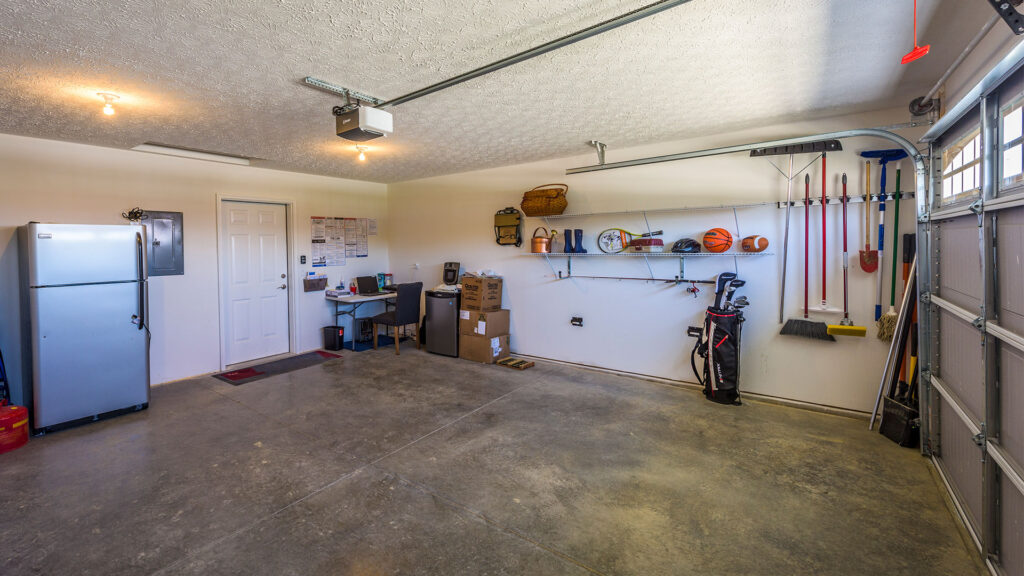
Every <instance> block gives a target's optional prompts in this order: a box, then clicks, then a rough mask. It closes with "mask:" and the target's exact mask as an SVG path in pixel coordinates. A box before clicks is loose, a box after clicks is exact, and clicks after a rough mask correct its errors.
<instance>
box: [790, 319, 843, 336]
mask: <svg viewBox="0 0 1024 576" xmlns="http://www.w3.org/2000/svg"><path fill="white" fill-rule="evenodd" d="M779 334H782V335H784V336H800V337H802V338H811V339H814V340H826V341H829V342H835V341H836V339H835V338H834V337H833V336H832V335H831V334H829V333H828V325H827V324H825V323H824V322H811V321H810V320H792V319H791V320H786V324H785V325H784V326H783V327H782V330H781V331H780V332H779Z"/></svg>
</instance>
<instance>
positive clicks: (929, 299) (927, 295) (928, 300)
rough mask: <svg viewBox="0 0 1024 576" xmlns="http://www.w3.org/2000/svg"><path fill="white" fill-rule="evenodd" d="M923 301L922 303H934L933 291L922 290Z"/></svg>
mask: <svg viewBox="0 0 1024 576" xmlns="http://www.w3.org/2000/svg"><path fill="white" fill-rule="evenodd" d="M921 303H922V304H931V303H932V293H931V292H921Z"/></svg>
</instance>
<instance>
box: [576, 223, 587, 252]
mask: <svg viewBox="0 0 1024 576" xmlns="http://www.w3.org/2000/svg"><path fill="white" fill-rule="evenodd" d="M574 232H575V233H576V250H575V251H576V253H577V254H586V253H587V249H586V248H584V247H583V230H581V229H579V228H577V229H576V230H574Z"/></svg>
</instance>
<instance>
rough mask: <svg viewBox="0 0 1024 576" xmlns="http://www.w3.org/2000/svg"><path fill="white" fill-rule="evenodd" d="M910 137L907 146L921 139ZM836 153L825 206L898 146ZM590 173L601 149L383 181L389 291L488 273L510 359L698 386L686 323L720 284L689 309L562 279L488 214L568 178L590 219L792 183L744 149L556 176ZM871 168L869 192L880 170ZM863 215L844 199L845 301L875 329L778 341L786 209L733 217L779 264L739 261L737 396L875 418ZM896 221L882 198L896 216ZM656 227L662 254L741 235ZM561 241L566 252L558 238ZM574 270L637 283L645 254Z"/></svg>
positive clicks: (832, 245)
mask: <svg viewBox="0 0 1024 576" xmlns="http://www.w3.org/2000/svg"><path fill="white" fill-rule="evenodd" d="M905 116H906V113H905V112H904V111H902V110H893V111H887V112H882V113H874V114H866V115H858V116H851V117H841V118H834V119H829V120H823V121H814V122H805V123H798V124H789V125H784V126H774V127H769V128H764V129H758V130H747V131H744V132H736V133H732V134H723V135H718V136H713V137H705V138H698V139H693V140H689V141H682V142H674V143H667V144H658V145H650V146H644V147H637V148H633V149H629V150H616V149H615V148H614V145H615V143H614V142H610V143H609V144H610V145H611V146H612V148H611V149H610V150H609V151H608V158H607V161H609V162H614V161H618V160H624V159H628V158H638V157H644V156H651V155H658V154H666V153H672V152H681V151H687V150H695V149H701V148H707V147H713V146H718V145H727V144H740V143H745V142H756V141H760V140H766V139H771V138H777V137H786V136H799V135H807V134H815V133H820V132H826V131H831V130H837V129H844V128H864V127H872V126H878V125H885V124H890V123H893V122H899V121H903V120H905ZM906 135H907V134H905V136H906ZM595 136H599V135H595ZM911 136H912V137H911V138H910V139H911V140H912V141H913V140H914V139H915V138H916V137H917V136H918V134H916V133H915V134H912V135H911ZM844 146H845V147H846V150H845V151H844V152H842V153H833V154H830V155H829V157H828V166H827V168H828V169H827V172H828V174H829V179H830V182H829V194H830V195H831V196H835V195H838V194H840V188H839V187H838V185H839V175H840V173H841V172H843V171H845V172H847V173H848V177H849V193H851V194H862V193H863V190H864V187H863V181H864V176H863V163H862V161H861V160H860V159H859V158H858V156H857V155H856V153H857V152H859V151H861V150H866V149H878V148H893V147H894V145H893V144H892V143H891V142H888V141H883V140H875V139H867V140H865V139H855V140H847V141H844ZM580 148H581V150H583V149H586V146H585V145H584V144H582V143H581V146H580ZM811 158H812V157H811V156H810V155H802V156H797V157H796V169H799V168H801V167H803V166H804V165H805V164H807V163H808V162H809V161H810V160H811ZM773 160H774V161H775V162H776V163H778V164H779V165H780V166H781V167H782V168H783V169H785V162H786V158H785V157H774V158H773ZM594 163H596V155H595V154H593V153H588V154H584V155H581V156H579V157H575V158H565V159H557V160H551V161H544V162H537V163H532V164H524V165H518V166H508V167H504V168H496V169H490V170H481V171H476V172H469V173H463V174H455V175H449V176H442V177H437V178H428V179H423V180H416V181H410V182H402V183H398V184H392V185H390V186H389V192H388V194H389V206H390V211H389V216H390V222H391V227H390V236H389V245H390V255H391V269H392V272H394V273H395V275H396V281H413V280H422V281H423V282H424V284H425V285H426V286H433V285H435V284H437V283H438V282H440V275H441V263H442V262H444V261H446V260H458V261H461V262H462V264H463V266H464V268H465V269H466V270H468V271H474V270H479V269H484V268H492V269H494V270H496V271H497V272H499V273H500V274H502V275H503V276H504V278H505V306H506V307H507V308H510V309H511V310H512V327H511V331H512V342H511V346H512V349H513V351H514V352H518V353H521V354H528V355H535V356H541V357H546V358H553V359H558V360H563V361H569V362H576V363H581V364H587V365H592V366H599V367H604V368H610V369H616V370H623V371H628V372H634V373H640V374H647V375H652V376H658V377H662V378H669V379H673V380H684V381H692V380H693V377H692V373H691V370H690V366H689V353H690V349H691V347H692V345H693V340H691V339H690V338H687V337H686V327H687V326H689V325H697V324H699V322H700V320H701V317H702V314H703V310H704V308H705V307H706V306H707V305H709V304H710V303H711V299H712V296H711V293H712V292H713V290H711V289H709V288H710V287H708V286H702V287H701V288H702V289H703V290H704V292H703V293H702V294H701V296H700V297H699V298H696V299H694V298H693V297H692V296H689V295H687V294H686V293H685V292H684V290H683V287H677V286H675V285H665V284H650V283H645V282H635V281H611V280H586V279H578V280H562V281H559V280H556V279H554V278H553V273H552V269H551V268H550V267H549V265H548V264H547V263H546V262H545V260H544V258H542V257H535V256H529V255H528V253H529V241H528V240H526V241H525V242H524V245H523V247H522V248H518V249H517V248H514V247H500V246H497V245H496V244H495V243H494V235H493V229H492V223H493V219H492V218H493V214H494V212H495V211H497V210H499V209H501V208H503V207H506V206H518V204H519V202H520V199H521V197H522V193H523V192H524V191H525V190H528V189H530V188H532V187H534V186H536V185H538V184H544V183H548V182H565V183H567V184H568V185H569V186H570V192H569V208H568V211H569V212H590V211H609V210H622V209H653V208H662V207H678V206H701V205H719V204H729V203H745V202H762V201H777V200H782V199H784V198H785V193H786V185H785V182H786V179H785V178H783V177H781V176H780V175H779V174H778V172H776V170H775V169H774V168H772V167H771V165H770V164H769V163H768V161H767V160H765V159H752V158H749V157H747V156H746V155H744V154H737V155H729V156H720V157H713V158H705V159H698V160H688V161H684V162H672V163H664V164H656V165H649V166H644V167H634V168H626V169H621V170H612V171H606V172H595V173H590V174H583V175H575V176H566V175H565V172H564V171H565V169H566V168H569V167H573V166H581V165H589V164H594ZM819 166H820V165H819V164H815V165H814V166H812V167H811V170H810V174H811V182H812V188H811V190H812V195H820V193H821V190H820V181H821V176H820V172H819ZM903 167H904V180H903V182H904V185H903V188H904V189H912V188H913V180H912V178H911V176H910V174H912V170H911V169H910V165H909V163H908V162H904V163H903ZM872 169H873V170H872V172H873V176H874V177H873V180H874V181H875V185H876V186H877V176H878V172H877V165H876V166H873V167H872ZM894 181H895V174H894V171H890V174H889V190H890V191H891V190H893V185H894ZM802 196H803V179H802V178H800V179H799V184H798V185H797V186H796V187H795V189H794V197H795V198H797V199H799V198H802ZM862 209H863V204H855V205H851V208H850V210H851V212H850V216H849V218H850V238H849V242H850V251H851V253H852V258H851V264H852V268H851V271H850V277H851V294H850V302H851V309H852V312H851V316H852V318H853V319H854V321H855V322H856V323H857V324H859V325H865V324H869V325H870V329H869V337H868V338H866V339H851V338H846V339H841V340H840V341H839V342H836V343H821V342H817V341H812V340H807V339H798V338H793V337H785V336H779V335H778V332H779V329H780V328H781V326H780V325H779V323H778V302H779V278H780V275H781V269H782V257H781V246H782V236H783V233H782V230H783V220H784V218H783V217H784V211H783V210H779V209H777V208H775V207H765V208H747V209H741V210H739V211H738V213H737V214H738V218H739V227H740V231H741V232H742V234H743V235H749V234H761V235H764V236H766V237H767V238H769V239H770V241H771V242H772V245H771V246H770V248H769V251H770V252H773V253H775V255H774V256H760V257H749V258H741V259H740V260H739V264H738V265H739V273H740V276H741V277H742V278H744V279H746V280H747V281H748V284H747V286H746V288H745V289H744V290H743V291H742V292H740V294H747V295H748V296H749V298H750V300H751V302H752V305H751V306H750V308H748V309H747V318H748V322H747V324H746V327H745V332H744V336H743V340H744V341H743V346H744V357H743V387H744V389H745V390H747V391H750V392H757V393H761V394H766V395H771V396H776V397H781V398H788V399H796V400H801V401H805V402H812V403H817V404H822V405H829V406H837V407H843V408H849V409H855V410H870V407H871V405H872V402H873V400H874V394H875V391H876V390H877V387H878V381H879V378H880V376H881V371H882V366H883V364H884V362H885V354H886V352H887V350H888V349H887V345H886V344H884V343H882V342H880V341H879V340H877V339H876V338H875V337H874V333H875V330H874V323H873V322H870V320H872V318H873V308H874V302H875V294H876V289H875V286H876V277H877V276H876V275H872V276H868V275H867V274H866V273H864V272H862V271H861V270H860V268H859V266H858V265H857V250H858V249H859V248H862V247H863V241H862V229H863V212H862ZM913 213H914V210H913V206H912V202H907V203H906V204H905V209H904V210H902V216H903V225H902V230H903V231H904V232H908V231H911V230H912V228H913V224H912V222H913V220H912V215H913ZM803 214H804V211H803V210H802V209H795V210H794V211H793V223H792V230H791V244H790V248H791V253H790V259H789V275H788V285H787V307H786V317H787V318H793V317H797V316H798V313H799V312H798V311H799V309H800V306H801V305H802V294H803V289H802V286H803V246H804V243H803V229H804V226H803ZM839 214H840V208H839V206H833V207H830V208H829V221H828V224H829V229H828V247H829V257H828V267H829V276H828V289H829V291H828V296H829V297H828V301H829V304H830V306H833V307H835V306H839V307H841V305H842V271H841V246H842V244H841V241H842V235H841V228H840V226H839V224H840V222H841V221H840V219H839ZM892 214H893V210H892V206H891V203H890V207H889V215H890V216H889V217H890V219H891V218H892ZM649 219H650V226H651V228H652V229H664V230H665V237H664V238H665V241H666V244H671V242H673V241H674V240H676V239H678V238H680V237H683V236H690V237H696V238H699V237H700V235H701V234H703V232H704V231H706V230H707V229H709V228H712V227H715V226H722V227H725V228H727V229H729V230H732V231H733V232H734V234H735V228H736V226H735V224H734V219H733V215H732V213H731V212H730V211H717V212H690V213H684V214H680V213H673V214H659V215H651V216H650V217H649ZM550 224H551V225H552V226H554V227H555V228H558V229H559V230H561V229H562V228H563V227H573V228H583V229H584V230H585V234H586V246H587V248H588V250H590V251H591V252H595V251H597V248H596V246H595V242H594V239H595V235H596V233H597V232H599V231H600V230H602V229H604V228H608V227H612V226H621V227H624V228H627V229H631V230H643V229H644V228H645V223H644V222H643V219H642V218H641V217H639V216H635V217H634V216H603V217H593V216H592V217H584V218H579V219H573V220H551V221H550ZM890 224H891V220H890ZM541 225H545V222H544V221H543V220H542V219H535V218H527V219H526V221H525V224H524V226H523V232H524V236H529V235H530V234H532V232H533V231H534V228H536V227H537V226H541ZM874 226H875V228H874V229H873V232H872V244H876V242H875V239H876V234H877V218H874ZM887 235H888V238H889V240H891V238H892V235H891V231H889V230H887ZM820 237H821V223H820V209H812V213H811V246H812V255H811V262H812V264H811V273H812V278H811V282H810V285H811V294H812V296H811V304H812V307H813V306H815V305H816V303H818V302H820V289H819V285H820V281H819V280H818V278H819V277H820V267H819V263H820V261H821V260H820V251H819V250H820ZM557 246H558V247H559V249H560V247H561V241H559V242H558V244H557ZM889 246H890V247H891V244H889ZM888 262H891V260H887V263H888ZM551 264H552V265H553V266H554V267H555V269H561V270H563V271H564V270H565V259H564V258H562V257H553V258H552V259H551ZM417 265H418V266H419V268H418V269H417V268H416V266H417ZM651 266H652V267H653V271H654V274H655V276H657V277H667V278H671V277H673V276H675V275H676V274H678V273H679V262H678V260H674V259H659V260H655V259H652V264H651ZM887 268H888V266H887ZM732 269H733V259H732V258H721V257H714V258H691V259H689V260H687V262H686V275H687V277H691V278H703V279H711V278H714V277H715V276H716V275H717V274H718V273H719V272H722V271H726V270H732ZM573 273H576V274H591V275H609V276H620V275H621V276H643V275H646V274H647V273H648V270H647V266H646V264H645V263H644V261H643V260H642V259H636V260H634V259H628V260H627V259H614V258H591V259H583V258H577V259H575V260H574V261H573ZM886 278H887V279H888V272H887V273H886ZM886 282H888V280H886ZM900 284H902V282H901V283H900ZM886 286H887V287H888V284H886ZM886 294H887V295H888V288H887V289H886ZM898 298H899V296H897V299H898ZM886 301H888V296H887V297H886ZM887 307H888V306H886V308H887ZM574 315H578V316H582V317H583V318H584V326H583V327H582V328H576V327H572V326H570V324H569V319H570V317H571V316H574ZM816 319H820V320H824V321H832V322H838V320H839V317H837V316H835V315H831V316H827V315H818V316H816Z"/></svg>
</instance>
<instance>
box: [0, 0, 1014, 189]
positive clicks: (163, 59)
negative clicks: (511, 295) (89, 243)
mask: <svg viewBox="0 0 1024 576" xmlns="http://www.w3.org/2000/svg"><path fill="white" fill-rule="evenodd" d="M651 2H653V0H639V1H638V0H520V1H517V2H508V1H507V0H433V1H429V2H422V1H416V0H399V1H394V2H370V1H365V0H360V1H350V2H340V1H328V0H275V1H270V0H264V1H260V2H251V1H247V0H202V1H184V0H180V1H174V2H159V1H156V0H152V1H149V2H145V1H140V0H120V1H116V2H115V1H111V0H75V1H55V0H13V1H8V2H3V3H0V132H5V133H11V134H20V135H27V136H35V137H41V138H51V139H60V140H69V141H74V142H84V143H89V144H97V145H101V146H112V147H118V148H131V147H132V146H135V145H137V144H141V143H143V142H160V143H164V144H171V145H176V146H184V147H190V148H199V149H206V150H213V151H219V152H224V153H228V154H233V155H241V156H249V157H254V158H257V159H259V160H257V161H256V162H255V164H256V165H260V166H267V167H272V168H279V169H284V170H293V171H299V172H310V173H316V174H325V175H332V176H341V177H346V178H355V179H361V180H371V181H378V182H394V181H401V180H408V179H412V178H420V177H425V176H433V175H439V174H446V173H452V172H461V171H466V170H473V169H479V168H486V167H493V166H502V165H509V164H516V163H521V162H528V161H534V160H541V159H546V158H552V157H559V156H569V155H574V154H579V153H581V152H585V151H586V150H588V147H587V145H586V142H587V141H589V140H591V139H599V140H603V141H604V142H606V143H607V144H608V145H609V160H614V159H615V156H614V152H615V150H616V149H621V148H623V147H626V146H630V145H636V144H647V143H652V142H659V141H667V140H673V139H679V138H684V137H690V136H694V135H699V134H706V133H715V132H722V131H725V130H730V129H734V128H737V127H741V126H755V125H764V124H768V123H770V122H775V121H780V120H789V119H795V118H801V117H808V116H822V115H830V114H836V113H846V112H854V111H859V110H869V109H878V108H882V107H885V106H891V105H905V104H906V103H907V102H908V101H909V100H910V98H911V97H913V96H916V95H920V94H921V93H923V92H924V91H925V90H926V89H927V87H928V86H929V85H930V84H931V83H932V82H934V80H935V78H937V77H938V76H939V75H940V74H941V72H942V71H943V70H944V69H945V67H946V66H947V65H948V64H949V62H951V61H952V60H953V58H954V57H955V55H956V54H957V53H958V52H959V51H960V50H961V48H962V47H963V45H964V44H965V43H966V42H967V40H968V39H969V38H970V37H971V36H973V35H974V33H975V32H976V31H977V30H978V29H979V28H980V27H981V25H982V24H983V23H984V21H985V20H986V19H987V18H988V17H989V15H990V14H991V9H990V8H988V5H987V2H986V1H985V0H920V2H919V18H920V21H921V26H920V31H921V32H920V36H921V42H922V43H926V42H930V43H931V44H932V53H931V54H930V55H929V56H927V57H926V58H925V59H923V60H921V61H919V62H917V63H915V64H913V65H911V66H910V67H906V66H904V67H901V66H900V65H899V59H900V57H901V56H902V55H903V54H904V53H906V52H907V51H908V50H909V49H910V48H911V45H912V42H911V40H910V33H911V15H912V3H911V0H857V1H856V2H852V1H841V0H831V1H829V0H760V1H758V2H739V3H736V2H732V3H728V6H729V7H728V8H725V5H726V3H723V2H717V1H714V0H692V1H691V2H689V3H687V4H684V5H682V6H680V7H676V8H673V9H671V10H669V11H666V12H663V13H661V14H659V15H656V16H653V17H651V18H648V19H645V20H641V21H639V22H636V23H632V24H629V25H626V26H624V27H621V28H618V29H616V30H613V31H611V32H608V33H606V34H603V35H600V36H597V37H594V38H591V39H588V40H584V41H582V42H579V43H577V44H574V45H572V46H569V47H567V48H563V49H561V50H558V51H555V52H552V53H548V54H546V55H543V56H540V57H538V58H535V59H533V60H530V61H527V62H524V63H520V64H517V65H514V66H512V67H509V68H506V69H504V70H501V71H498V72H496V73H494V74H491V75H489V76H485V77H482V78H478V79H475V80H472V81H470V82H468V83H465V84H462V85H459V86H456V87H454V88H451V89H449V90H445V91H443V92H440V93H436V94H433V95H430V96H427V97H424V98H422V99H419V100H416V101H413V102H410V103H408V104H404V105H401V106H398V107H395V108H392V109H390V110H391V111H392V112H393V113H394V115H395V134H394V135H393V136H392V137H389V138H386V139H378V140H374V141H372V142H370V143H369V145H370V147H371V150H370V152H369V153H368V156H369V160H368V161H367V162H365V163H360V162H358V161H357V160H356V154H357V153H356V151H355V149H354V144H353V143H350V142H347V141H344V140H341V139H340V138H338V137H336V136H335V135H334V134H333V128H334V119H333V117H332V116H331V114H330V109H331V107H332V106H333V105H335V104H337V103H339V99H338V98H336V97H334V96H332V95H330V94H325V93H323V92H319V91H316V90H313V89H311V88H308V87H306V86H304V85H302V84H301V80H302V78H303V77H305V76H314V77H317V78H322V79H324V80H328V81H330V82H334V83H336V84H340V85H344V86H347V87H350V88H353V89H356V90H360V91H363V92H366V93H370V94H373V95H375V96H377V97H380V98H384V99H388V98H393V97H396V96H400V95H402V94H405V93H407V92H411V91H413V90H415V89H418V88H421V87H424V86H427V85H429V84H432V83H434V82H437V81H439V80H442V79H445V78H448V77H451V76H454V75H456V74H459V73H461V72H465V71H467V70H470V69H473V68H476V67H478V66H480V65H483V64H486V63H489V62H491V61H494V60H497V59H500V58H502V57H504V56H507V55H510V54H513V53H515V52H518V51H521V50H524V49H526V48H530V47H532V46H535V45H537V44H540V43H543V42H545V41H547V40H551V39H553V38H556V37H559V36H562V35H564V34H566V33H568V32H571V31H575V30H578V29H580V28H583V27H586V26H589V25H592V24H595V23H597V22H600V21H602V20H605V19H608V18H611V17H613V16H616V15H618V14H621V13H624V12H627V11H629V10H633V9H635V8H637V7H640V6H643V5H646V4H649V3H651ZM1000 25H1002V24H1000ZM96 92H114V93H117V94H119V95H121V101H120V102H119V103H118V104H117V110H118V113H117V114H116V115H115V116H113V117H105V116H103V115H102V114H101V113H100V110H101V108H102V104H103V103H102V101H101V100H100V98H99V97H97V96H96Z"/></svg>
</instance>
